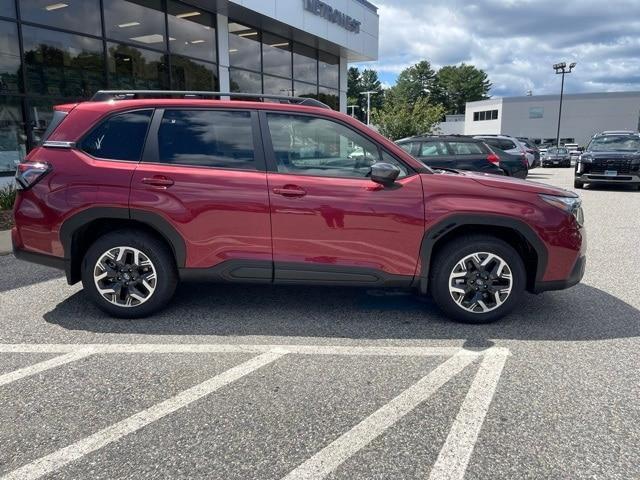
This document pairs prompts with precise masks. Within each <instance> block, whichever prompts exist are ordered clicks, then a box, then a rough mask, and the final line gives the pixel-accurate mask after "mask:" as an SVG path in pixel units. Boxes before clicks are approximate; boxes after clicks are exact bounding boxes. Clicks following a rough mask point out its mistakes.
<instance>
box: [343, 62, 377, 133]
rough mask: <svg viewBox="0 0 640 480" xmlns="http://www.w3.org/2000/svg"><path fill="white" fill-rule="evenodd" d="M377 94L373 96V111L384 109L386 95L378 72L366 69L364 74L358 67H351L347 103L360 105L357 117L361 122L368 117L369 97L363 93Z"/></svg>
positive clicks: (348, 77)
mask: <svg viewBox="0 0 640 480" xmlns="http://www.w3.org/2000/svg"><path fill="white" fill-rule="evenodd" d="M367 91H371V92H376V93H374V94H372V95H371V111H372V112H373V110H374V109H380V108H382V105H383V102H384V95H383V89H382V84H381V83H380V79H379V78H378V72H376V71H375V70H371V69H365V70H363V71H362V72H360V70H358V68H357V67H350V68H349V70H348V71H347V101H348V103H349V105H358V107H359V108H357V109H356V111H355V116H356V118H358V119H359V120H360V121H364V120H365V118H366V117H367V97H366V95H361V94H362V92H367Z"/></svg>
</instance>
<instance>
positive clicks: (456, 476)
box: [429, 350, 508, 480]
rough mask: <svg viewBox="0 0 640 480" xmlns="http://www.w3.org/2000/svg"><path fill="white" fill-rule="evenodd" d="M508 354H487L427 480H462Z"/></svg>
mask: <svg viewBox="0 0 640 480" xmlns="http://www.w3.org/2000/svg"><path fill="white" fill-rule="evenodd" d="M507 355H508V354H507V352H506V351H504V350H496V351H493V352H488V353H487V354H486V355H485V356H484V358H483V360H482V363H481V364H480V368H479V369H478V373H477V374H476V377H475V378H474V380H473V383H472V384H471V387H470V388H469V392H468V393H467V396H466V397H465V399H464V402H462V406H461V407H460V411H459V412H458V416H457V417H456V419H455V421H454V422H453V425H452V426H451V430H449V435H448V436H447V439H446V441H445V442H444V446H443V447H442V450H440V453H439V454H438V459H437V460H436V463H435V465H434V466H433V468H432V469H431V475H430V476H429V480H462V479H463V478H464V474H465V472H466V470H467V465H468V464H469V459H470V458H471V454H472V453H473V448H474V447H475V444H476V441H477V440H478V435H479V434H480V429H481V428H482V424H483V423H484V419H485V417H486V415H487V411H488V410H489V405H491V400H492V399H493V394H494V393H495V390H496V387H497V386H498V380H499V379H500V375H501V373H502V369H503V368H504V364H505V362H506V361H507Z"/></svg>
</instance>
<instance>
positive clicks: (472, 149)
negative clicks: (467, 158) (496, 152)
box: [449, 142, 484, 155]
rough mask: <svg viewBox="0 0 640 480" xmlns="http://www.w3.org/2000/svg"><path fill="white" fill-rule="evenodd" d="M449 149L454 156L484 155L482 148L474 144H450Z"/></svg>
mask: <svg viewBox="0 0 640 480" xmlns="http://www.w3.org/2000/svg"><path fill="white" fill-rule="evenodd" d="M449 147H450V148H451V151H453V154H454V155H482V154H483V153H484V152H483V151H482V147H481V146H480V144H479V143H473V142H449Z"/></svg>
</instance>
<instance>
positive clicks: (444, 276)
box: [429, 234, 527, 324]
mask: <svg viewBox="0 0 640 480" xmlns="http://www.w3.org/2000/svg"><path fill="white" fill-rule="evenodd" d="M478 252H485V253H491V254H494V255H498V256H499V257H501V258H502V259H503V260H504V261H505V262H506V263H507V265H508V267H509V269H510V270H511V275H512V286H511V293H510V294H509V295H508V297H506V299H505V300H504V303H502V304H501V305H499V306H498V307H497V308H495V309H494V310H491V311H489V312H486V313H480V312H470V311H468V310H465V309H464V308H462V307H461V306H459V305H458V304H457V303H456V302H455V301H454V299H453V296H452V293H451V292H450V291H449V281H450V280H449V277H450V275H451V273H452V272H453V270H454V268H455V267H456V265H457V264H458V263H459V262H460V261H461V260H462V259H463V258H465V257H466V256H468V255H471V254H473V253H478ZM432 265H433V267H432V269H431V274H430V281H429V289H430V291H431V296H432V297H433V299H434V301H435V302H436V304H437V305H438V306H439V307H440V309H441V310H442V311H443V312H444V313H445V315H447V316H448V317H449V318H451V319H452V320H455V321H458V322H463V323H472V324H482V323H489V322H493V321H496V320H498V319H500V318H502V317H504V316H505V315H507V314H508V313H509V312H511V311H512V310H513V309H514V308H515V307H516V306H517V305H518V304H519V303H520V302H521V300H522V296H523V294H524V290H525V287H526V282H527V276H526V270H525V267H524V262H523V261H522V258H521V257H520V255H519V254H518V252H517V251H516V250H515V249H514V248H513V247H512V246H511V245H509V244H508V243H506V242H505V241H503V240H500V239H499V238H496V237H493V236H490V235H479V234H478V235H470V236H468V237H463V238H459V239H457V240H454V241H452V242H451V243H449V244H448V245H446V246H445V247H444V248H443V249H442V250H440V251H439V252H438V254H437V256H436V258H435V259H434V261H433V263H432Z"/></svg>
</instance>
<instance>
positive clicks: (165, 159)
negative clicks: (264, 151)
mask: <svg viewBox="0 0 640 480" xmlns="http://www.w3.org/2000/svg"><path fill="white" fill-rule="evenodd" d="M158 149H159V155H160V158H159V160H160V162H162V163H170V164H176V165H191V166H197V167H213V168H233V169H238V170H255V169H256V162H255V154H254V147H253V129H252V123H251V113H250V112H244V111H235V112H230V111H223V110H220V111H217V110H167V111H165V112H164V116H163V117H162V123H161V124H160V129H159V131H158Z"/></svg>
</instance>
